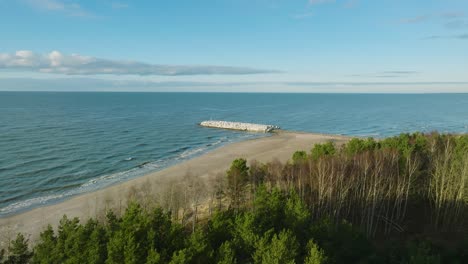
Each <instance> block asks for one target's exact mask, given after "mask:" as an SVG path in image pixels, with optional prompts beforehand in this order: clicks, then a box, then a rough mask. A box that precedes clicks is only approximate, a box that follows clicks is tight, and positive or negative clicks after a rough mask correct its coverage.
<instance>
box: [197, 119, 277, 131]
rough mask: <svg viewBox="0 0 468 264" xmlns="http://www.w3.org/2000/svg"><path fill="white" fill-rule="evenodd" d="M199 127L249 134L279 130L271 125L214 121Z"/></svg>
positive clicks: (204, 122) (206, 122)
mask: <svg viewBox="0 0 468 264" xmlns="http://www.w3.org/2000/svg"><path fill="white" fill-rule="evenodd" d="M200 126H204V127H213V128H223V129H233V130H241V131H251V132H263V133H268V132H273V131H274V130H275V129H279V127H278V126H272V125H262V124H252V123H241V122H228V121H216V120H210V121H203V122H201V123H200Z"/></svg>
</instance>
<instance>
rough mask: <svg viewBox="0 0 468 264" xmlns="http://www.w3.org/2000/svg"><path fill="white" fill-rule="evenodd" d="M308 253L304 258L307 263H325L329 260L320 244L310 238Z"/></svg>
mask: <svg viewBox="0 0 468 264" xmlns="http://www.w3.org/2000/svg"><path fill="white" fill-rule="evenodd" d="M307 248H308V254H307V256H306V259H305V260H304V263H305V264H324V263H326V262H327V257H326V256H325V253H324V252H323V251H322V250H321V249H320V248H319V247H318V245H317V244H316V243H315V242H314V241H313V240H310V241H309V243H308V244H307Z"/></svg>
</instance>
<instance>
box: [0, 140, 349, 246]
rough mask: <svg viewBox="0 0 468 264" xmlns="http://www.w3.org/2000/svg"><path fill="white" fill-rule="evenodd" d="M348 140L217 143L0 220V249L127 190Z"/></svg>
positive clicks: (118, 200) (109, 204)
mask: <svg viewBox="0 0 468 264" xmlns="http://www.w3.org/2000/svg"><path fill="white" fill-rule="evenodd" d="M348 139H349V137H345V136H334V135H323V134H312V133H299V132H284V131H281V132H278V133H275V134H273V135H272V136H271V137H265V138H259V139H253V140H247V141H243V142H238V143H232V144H229V145H226V146H222V147H220V148H218V149H215V150H213V151H211V152H208V153H206V154H204V155H202V156H198V157H196V158H193V159H191V160H188V161H185V162H182V163H180V164H177V165H174V166H172V167H169V168H166V169H163V170H161V171H158V172H154V173H151V174H148V175H145V176H142V177H139V178H136V179H133V180H130V181H126V182H123V183H119V184H116V185H113V186H110V187H107V188H104V189H101V190H98V191H95V192H91V193H86V194H82V195H79V196H75V197H72V198H70V199H68V200H65V201H63V202H61V203H58V204H52V205H48V206H43V207H39V208H35V209H32V210H30V211H27V212H24V213H20V214H17V215H13V216H9V217H6V218H0V234H1V237H0V243H1V244H0V248H2V247H4V245H5V243H6V241H8V240H9V239H10V238H13V237H14V236H16V233H18V232H21V233H23V234H25V235H26V236H27V237H28V238H29V239H30V240H31V241H34V240H35V239H36V238H37V237H38V234H39V233H40V232H41V231H42V230H43V229H44V227H46V226H47V225H48V224H51V225H52V226H55V225H57V223H58V222H59V220H60V219H61V218H62V217H63V215H65V214H66V215H67V216H68V217H69V218H71V217H79V218H80V219H81V220H82V221H83V220H86V219H87V218H89V217H97V216H99V215H100V214H101V215H102V213H103V212H105V211H106V209H108V208H113V209H115V208H118V207H122V206H123V205H124V204H126V201H127V199H128V197H130V194H132V193H135V192H138V191H140V197H143V198H145V196H148V197H149V196H152V195H156V196H157V195H158V193H162V192H163V191H164V190H165V189H167V187H168V186H171V184H172V185H174V183H177V182H181V181H182V180H183V178H184V177H198V178H197V179H200V180H208V179H210V178H214V177H216V176H217V175H221V174H223V173H224V172H225V171H226V170H227V169H228V168H229V166H230V164H231V162H232V161H233V160H234V159H236V158H240V157H242V158H245V159H247V160H248V161H251V160H257V161H260V162H268V161H272V160H274V159H278V160H279V161H282V162H285V161H287V160H289V159H290V158H291V156H292V154H293V153H294V152H295V151H297V150H305V151H310V149H311V148H312V146H313V145H314V144H315V143H321V142H327V141H333V142H335V143H336V144H340V143H343V142H346V141H347V140H348ZM141 190H144V191H141ZM148 197H146V198H148Z"/></svg>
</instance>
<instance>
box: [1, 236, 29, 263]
mask: <svg viewBox="0 0 468 264" xmlns="http://www.w3.org/2000/svg"><path fill="white" fill-rule="evenodd" d="M8 251H9V252H10V255H9V256H8V259H7V261H6V263H8V264H23V263H28V262H29V260H30V259H31V257H32V253H31V252H30V251H29V249H28V240H27V239H26V238H25V237H24V236H23V235H22V234H18V235H17V236H16V239H15V240H13V241H12V242H11V243H10V245H9V246H8Z"/></svg>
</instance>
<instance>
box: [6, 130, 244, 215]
mask: <svg viewBox="0 0 468 264" xmlns="http://www.w3.org/2000/svg"><path fill="white" fill-rule="evenodd" d="M242 138H245V137H239V138H238V140H239V139H242ZM233 140H235V139H233V138H228V137H221V138H219V139H218V140H217V141H215V142H212V143H208V144H205V145H203V146H200V147H197V148H191V147H188V146H184V147H180V148H178V149H176V150H172V151H168V152H167V153H166V154H176V153H177V155H176V156H172V157H171V158H167V159H158V160H154V161H146V162H143V163H141V164H139V165H137V166H135V167H133V168H131V169H129V170H125V171H120V172H116V173H111V174H106V175H102V176H99V177H96V178H93V179H90V180H88V181H87V182H85V183H82V184H81V185H80V186H79V187H77V188H74V189H71V190H68V191H65V192H62V193H58V194H50V195H44V196H39V197H33V198H29V199H25V200H22V201H18V202H15V203H11V204H9V205H7V206H5V207H2V208H0V216H7V215H10V214H14V213H18V212H22V211H25V210H28V209H32V208H35V207H38V206H43V205H47V204H52V203H54V202H59V201H62V200H63V199H66V198H69V197H72V196H75V195H78V194H83V193H87V192H91V191H96V190H99V189H101V188H104V187H108V186H111V185H113V184H116V183H120V182H123V181H125V180H129V179H132V178H136V177H139V176H143V175H145V174H149V173H152V172H155V171H159V170H161V169H164V168H167V167H169V166H171V165H174V164H177V163H180V162H182V161H185V160H188V159H190V158H193V157H195V156H198V155H201V154H203V153H206V152H208V151H209V150H212V149H214V148H216V147H218V146H220V145H222V144H223V143H228V142H232V141H233Z"/></svg>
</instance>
